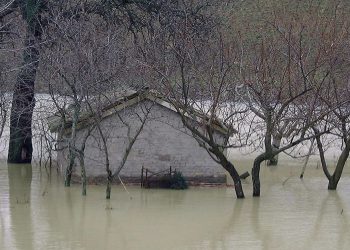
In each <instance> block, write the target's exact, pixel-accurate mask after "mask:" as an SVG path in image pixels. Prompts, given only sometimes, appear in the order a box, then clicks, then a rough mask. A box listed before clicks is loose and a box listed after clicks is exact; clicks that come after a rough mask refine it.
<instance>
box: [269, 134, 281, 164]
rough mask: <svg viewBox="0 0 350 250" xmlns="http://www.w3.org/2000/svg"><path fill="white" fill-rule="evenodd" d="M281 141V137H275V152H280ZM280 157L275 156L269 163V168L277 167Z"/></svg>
mask: <svg viewBox="0 0 350 250" xmlns="http://www.w3.org/2000/svg"><path fill="white" fill-rule="evenodd" d="M281 140H282V138H281V137H280V136H274V137H273V142H272V148H273V150H278V149H279V148H280V146H281ZM278 155H279V154H276V155H275V156H273V157H272V158H271V159H270V160H268V161H267V165H268V166H276V165H277V164H278Z"/></svg>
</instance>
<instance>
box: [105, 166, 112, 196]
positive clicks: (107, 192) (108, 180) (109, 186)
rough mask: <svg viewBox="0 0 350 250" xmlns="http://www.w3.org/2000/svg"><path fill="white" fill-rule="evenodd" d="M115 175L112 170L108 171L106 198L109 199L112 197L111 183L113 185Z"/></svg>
mask: <svg viewBox="0 0 350 250" xmlns="http://www.w3.org/2000/svg"><path fill="white" fill-rule="evenodd" d="M112 180H113V175H112V171H111V170H108V171H107V187H106V199H107V200H109V199H110V198H111V185H112Z"/></svg>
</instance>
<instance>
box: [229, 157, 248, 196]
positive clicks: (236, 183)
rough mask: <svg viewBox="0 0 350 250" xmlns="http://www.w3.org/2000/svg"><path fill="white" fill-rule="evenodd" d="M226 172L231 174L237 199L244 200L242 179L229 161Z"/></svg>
mask: <svg viewBox="0 0 350 250" xmlns="http://www.w3.org/2000/svg"><path fill="white" fill-rule="evenodd" d="M226 170H227V171H228V172H229V174H230V176H231V178H232V180H233V183H234V186H235V191H236V196H237V198H238V199H242V198H244V192H243V188H242V182H241V178H240V176H239V174H238V172H237V170H236V169H235V167H234V166H233V165H232V163H231V162H229V161H227V165H226Z"/></svg>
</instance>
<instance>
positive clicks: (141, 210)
mask: <svg viewBox="0 0 350 250" xmlns="http://www.w3.org/2000/svg"><path fill="white" fill-rule="evenodd" d="M264 171H269V172H267V173H266V176H264ZM308 171H309V172H308V173H309V176H316V177H313V178H310V177H305V179H304V180H303V181H301V180H300V179H299V178H298V176H299V174H300V173H299V170H296V171H294V172H292V171H290V169H288V168H287V169H286V170H283V171H281V169H274V170H273V172H272V171H271V170H270V169H266V170H263V171H262V174H263V176H262V177H263V178H265V179H263V181H264V182H263V184H264V186H263V190H262V191H263V192H262V194H263V196H262V197H261V198H252V197H250V196H249V194H250V193H251V183H250V181H247V182H246V183H245V184H244V189H245V191H246V194H247V197H246V199H244V200H236V199H234V198H233V197H234V191H233V189H232V188H190V189H189V190H186V191H173V190H142V189H140V188H139V187H128V190H129V193H127V192H125V190H124V189H123V188H122V187H116V186H113V189H112V199H111V200H109V201H106V200H105V199H104V194H105V187H103V186H88V189H89V190H88V196H86V197H82V196H81V188H80V186H79V185H76V186H75V185H73V186H72V187H71V188H65V187H64V186H63V181H62V179H61V178H60V177H55V176H53V177H52V178H51V179H50V178H46V174H40V172H39V171H38V168H36V167H33V168H32V167H31V166H29V165H27V166H23V165H21V166H9V167H7V166H6V165H5V166H0V223H1V225H0V228H1V230H0V233H1V235H0V249H29V250H30V249H68V250H69V249H74V250H76V249H91V250H95V249H125V250H129V249H132V250H133V249H144V250H147V249H152V250H157V249H160V250H163V249H201V250H202V249H204V250H206V249H208V250H209V249H215V250H216V249H348V248H349V247H350V235H349V234H348V231H349V229H350V226H349V220H348V217H349V209H350V197H349V195H348V194H349V192H350V178H349V177H348V175H346V176H345V177H344V179H342V182H341V183H340V185H339V189H338V190H337V191H336V192H329V191H327V190H326V187H327V181H326V179H325V178H324V177H323V176H322V175H320V176H317V173H316V172H315V173H312V172H311V171H312V170H311V169H309V170H308ZM53 172H55V171H53ZM294 173H295V175H293V174H294ZM286 178H289V179H288V181H287V182H284V181H285V180H286ZM50 180H51V181H50Z"/></svg>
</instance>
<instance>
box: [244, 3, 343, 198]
mask: <svg viewBox="0 0 350 250" xmlns="http://www.w3.org/2000/svg"><path fill="white" fill-rule="evenodd" d="M333 7H334V8H336V7H337V6H333ZM320 11H322V10H321V8H320V7H319V6H313V5H311V6H309V11H303V12H297V13H295V12H293V10H288V11H286V10H283V9H275V10H274V16H273V18H271V19H272V21H267V22H266V24H265V25H264V27H263V28H262V29H261V31H260V32H261V33H260V34H259V35H260V37H259V39H257V40H256V41H254V42H246V38H242V40H241V43H242V45H241V46H242V50H241V51H242V53H241V57H242V58H241V59H240V62H241V67H242V68H241V70H240V75H241V83H242V86H241V87H240V91H241V96H242V98H243V99H244V100H245V102H246V103H247V104H246V105H247V106H248V107H249V108H250V110H251V112H252V113H253V114H254V116H253V117H252V121H251V124H253V126H254V127H255V128H254V130H255V131H256V133H255V136H254V137H252V138H255V139H256V141H258V142H260V143H261V144H258V145H257V147H259V148H263V152H262V153H261V154H259V155H258V156H257V157H256V158H255V160H254V165H253V169H252V179H253V196H260V179H259V173H260V165H261V163H262V162H263V161H269V162H270V164H271V163H277V159H276V158H275V157H276V156H277V155H278V154H279V153H281V152H283V151H285V150H288V149H291V148H293V147H295V146H296V145H298V144H300V143H302V142H303V141H306V140H309V139H311V138H314V137H315V136H316V135H315V134H313V133H312V127H313V126H314V125H315V124H316V122H317V121H318V120H321V119H323V118H324V117H325V116H326V115H327V114H328V113H329V109H327V108H324V106H322V105H321V106H320V102H319V97H320V92H321V91H323V89H324V84H325V82H326V81H328V80H329V78H330V73H331V71H332V67H328V65H327V63H326V62H327V60H328V59H329V53H328V51H329V50H332V46H333V45H332V43H331V42H330V37H329V35H328V34H327V33H326V32H325V30H328V29H329V27H330V26H331V25H330V24H329V22H326V20H320V19H326V18H324V17H323V16H319V15H318V14H317V13H319V12H320ZM328 21H329V20H328ZM245 42H246V44H244V43H245ZM333 66H335V65H334V64H333ZM260 131H263V133H260ZM327 131H328V130H327V129H326V130H319V131H318V134H317V135H321V134H323V133H326V132H327Z"/></svg>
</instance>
